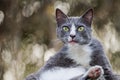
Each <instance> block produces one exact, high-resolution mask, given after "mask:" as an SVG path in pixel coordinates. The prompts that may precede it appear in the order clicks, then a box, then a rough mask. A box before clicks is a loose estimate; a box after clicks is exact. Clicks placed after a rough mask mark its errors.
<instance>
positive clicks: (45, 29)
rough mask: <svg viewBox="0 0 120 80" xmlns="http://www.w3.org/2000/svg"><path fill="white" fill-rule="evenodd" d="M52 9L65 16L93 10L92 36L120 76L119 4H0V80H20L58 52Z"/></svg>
mask: <svg viewBox="0 0 120 80" xmlns="http://www.w3.org/2000/svg"><path fill="white" fill-rule="evenodd" d="M56 8H60V9H61V10H62V11H63V12H64V13H66V14H68V15H69V16H80V15H82V14H83V13H84V12H85V11H86V10H87V9H89V8H93V9H94V19H93V24H92V26H93V27H92V28H93V35H94V36H95V37H96V38H97V39H99V40H100V41H101V43H102V44H103V46H104V50H105V52H106V55H107V56H108V57H109V59H110V62H111V64H112V66H113V70H114V72H115V73H116V74H120V0H0V80H23V79H24V78H25V76H26V75H28V74H30V73H33V72H35V71H37V70H39V69H40V67H41V66H42V65H44V63H45V62H46V60H48V59H49V57H50V56H52V55H54V54H55V53H56V51H57V50H59V49H60V47H61V46H62V43H61V41H60V40H58V39H57V38H56V21H55V9H56Z"/></svg>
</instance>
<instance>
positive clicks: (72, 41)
mask: <svg viewBox="0 0 120 80" xmlns="http://www.w3.org/2000/svg"><path fill="white" fill-rule="evenodd" d="M69 43H78V42H77V41H75V40H71V41H69Z"/></svg>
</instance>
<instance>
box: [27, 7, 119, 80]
mask: <svg viewBox="0 0 120 80" xmlns="http://www.w3.org/2000/svg"><path fill="white" fill-rule="evenodd" d="M92 19H93V9H89V10H87V11H86V12H85V13H84V14H83V15H82V16H80V17H68V16H67V15H66V14H64V12H62V11H61V10H60V9H58V8H57V9H56V22H57V29H56V32H57V37H58V38H59V39H60V40H61V41H62V42H63V43H64V45H63V47H62V48H61V50H60V51H59V52H58V53H57V54H55V55H54V56H53V57H51V58H50V59H49V60H48V61H47V62H46V64H45V65H44V66H43V67H42V68H41V69H40V70H39V71H38V72H36V73H34V74H31V75H29V76H28V77H27V78H26V80H88V79H89V80H118V79H117V78H116V77H115V76H114V74H113V71H112V68H111V65H110V62H109V60H108V58H107V57H106V55H105V53H104V50H103V47H102V45H101V43H100V42H99V41H98V40H97V39H95V38H93V36H92V34H91V33H92V29H91V24H92Z"/></svg>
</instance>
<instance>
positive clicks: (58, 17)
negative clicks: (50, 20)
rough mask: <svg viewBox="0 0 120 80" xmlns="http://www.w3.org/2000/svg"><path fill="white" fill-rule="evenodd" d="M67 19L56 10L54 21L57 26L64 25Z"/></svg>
mask: <svg viewBox="0 0 120 80" xmlns="http://www.w3.org/2000/svg"><path fill="white" fill-rule="evenodd" d="M66 19H67V15H65V14H64V13H63V12H62V11H61V10H60V9H58V8H57V9H56V21H57V24H58V25H60V24H62V23H64V22H65V21H66Z"/></svg>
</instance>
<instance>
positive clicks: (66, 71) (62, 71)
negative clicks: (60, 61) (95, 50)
mask: <svg viewBox="0 0 120 80" xmlns="http://www.w3.org/2000/svg"><path fill="white" fill-rule="evenodd" d="M84 73H85V69H84V68H83V67H81V66H79V67H75V68H61V67H56V68H53V69H51V70H47V71H45V72H43V73H42V75H41V76H40V79H39V80H70V79H72V78H74V77H77V76H80V75H82V74H84Z"/></svg>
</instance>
